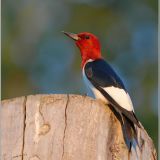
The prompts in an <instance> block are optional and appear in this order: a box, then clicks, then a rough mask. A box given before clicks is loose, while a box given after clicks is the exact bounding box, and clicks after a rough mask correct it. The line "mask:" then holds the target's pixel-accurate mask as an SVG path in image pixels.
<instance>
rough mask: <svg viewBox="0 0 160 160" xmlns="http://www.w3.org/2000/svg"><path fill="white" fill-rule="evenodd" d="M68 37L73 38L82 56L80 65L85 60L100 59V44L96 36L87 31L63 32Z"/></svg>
mask: <svg viewBox="0 0 160 160" xmlns="http://www.w3.org/2000/svg"><path fill="white" fill-rule="evenodd" d="M63 33H64V34H66V35H67V36H68V37H70V38H72V39H73V40H75V43H76V45H77V47H78V48H79V49H80V51H81V57H82V67H83V66H84V64H85V63H86V61H87V60H89V59H92V60H96V59H100V58H101V46H100V42H99V40H98V38H97V37H96V36H95V35H93V34H91V33H87V32H83V33H78V34H73V33H67V32H63Z"/></svg>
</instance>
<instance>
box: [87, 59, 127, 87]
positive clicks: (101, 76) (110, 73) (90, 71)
mask: <svg viewBox="0 0 160 160" xmlns="http://www.w3.org/2000/svg"><path fill="white" fill-rule="evenodd" d="M84 70H85V74H86V76H87V78H88V79H89V80H90V81H91V82H92V84H95V83H96V84H97V85H99V86H101V87H109V86H114V87H118V88H122V89H124V90H126V89H125V87H124V84H123V82H122V81H121V79H120V78H119V76H118V75H117V74H116V73H115V71H114V70H113V69H112V68H111V66H110V65H109V64H108V63H107V62H105V61H104V60H103V59H98V60H95V61H92V62H88V63H87V64H86V65H85V68H84Z"/></svg>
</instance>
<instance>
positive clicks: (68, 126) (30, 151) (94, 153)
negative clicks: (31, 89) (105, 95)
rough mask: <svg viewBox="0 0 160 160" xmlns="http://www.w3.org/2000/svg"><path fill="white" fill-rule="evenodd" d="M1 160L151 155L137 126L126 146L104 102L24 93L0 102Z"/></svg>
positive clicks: (139, 158) (149, 159)
mask: <svg viewBox="0 0 160 160" xmlns="http://www.w3.org/2000/svg"><path fill="white" fill-rule="evenodd" d="M1 111H2V112H1V113H2V114H1V159H2V160H128V159H130V160H156V159H157V158H156V151H155V148H154V145H153V142H152V140H151V138H150V137H149V136H148V134H147V132H146V131H145V130H144V129H143V127H142V129H138V141H139V145H140V149H139V148H138V147H137V148H136V149H135V148H133V147H132V150H131V153H130V154H128V148H127V146H126V144H125V142H124V138H123V132H122V128H121V124H120V122H119V120H117V118H116V116H115V115H114V114H113V113H112V111H111V110H110V108H109V107H107V106H106V105H104V104H103V103H101V102H100V101H97V100H94V99H92V98H89V97H87V96H80V95H30V96H26V97H18V98H14V99H9V100H3V101H2V107H1Z"/></svg>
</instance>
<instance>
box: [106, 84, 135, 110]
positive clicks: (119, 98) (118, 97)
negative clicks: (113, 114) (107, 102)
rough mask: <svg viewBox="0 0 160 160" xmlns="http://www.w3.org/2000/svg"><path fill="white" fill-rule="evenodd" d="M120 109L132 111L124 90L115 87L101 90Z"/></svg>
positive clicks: (129, 99)
mask: <svg viewBox="0 0 160 160" xmlns="http://www.w3.org/2000/svg"><path fill="white" fill-rule="evenodd" d="M103 89H104V90H105V91H106V92H107V93H108V94H109V95H110V96H111V97H112V98H113V99H114V100H115V101H116V102H117V103H118V104H119V105H120V106H121V107H123V108H125V109H126V110H128V111H134V109H133V104H132V101H131V98H130V96H129V94H128V93H126V92H125V90H124V89H121V88H117V87H113V86H111V87H105V88H103Z"/></svg>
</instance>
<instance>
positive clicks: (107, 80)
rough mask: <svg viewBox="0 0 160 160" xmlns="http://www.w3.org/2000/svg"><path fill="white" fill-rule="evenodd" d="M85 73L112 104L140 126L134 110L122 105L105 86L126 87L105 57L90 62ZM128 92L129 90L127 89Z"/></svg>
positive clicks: (85, 68)
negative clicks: (128, 109)
mask: <svg viewBox="0 0 160 160" xmlns="http://www.w3.org/2000/svg"><path fill="white" fill-rule="evenodd" d="M84 71H85V75H86V77H87V78H88V80H89V81H90V82H91V83H92V85H93V86H94V87H95V88H97V89H98V90H99V91H100V92H101V94H102V95H103V96H104V97H106V99H107V100H108V101H109V102H110V103H111V105H112V106H113V107H114V108H115V109H116V110H117V111H118V112H119V113H120V114H123V115H125V116H126V117H127V118H129V119H130V120H131V121H132V122H133V123H135V124H137V126H139V127H140V125H139V122H138V120H137V118H136V116H135V114H134V112H133V111H127V110H126V109H124V108H123V106H120V105H119V104H118V103H117V102H116V101H115V100H114V99H113V98H112V97H111V96H110V95H109V94H108V93H107V92H106V91H105V90H104V89H103V88H104V87H109V86H114V87H118V88H121V89H124V90H125V91H126V89H125V86H124V84H123V82H122V81H121V79H120V78H119V76H118V75H117V74H116V72H115V71H114V70H113V69H112V68H111V66H110V65H109V64H108V63H107V62H105V61H104V60H103V59H98V60H95V61H92V62H88V63H87V64H86V65H85V67H84ZM126 92H127V91H126Z"/></svg>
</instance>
